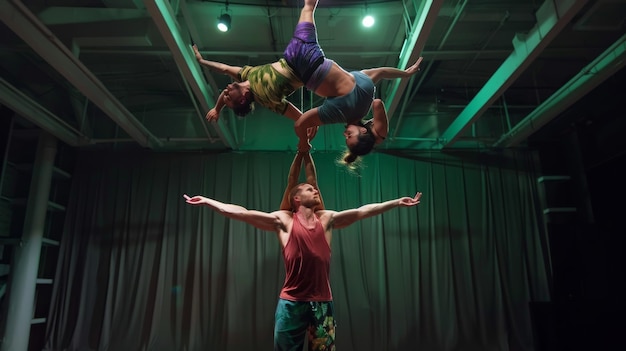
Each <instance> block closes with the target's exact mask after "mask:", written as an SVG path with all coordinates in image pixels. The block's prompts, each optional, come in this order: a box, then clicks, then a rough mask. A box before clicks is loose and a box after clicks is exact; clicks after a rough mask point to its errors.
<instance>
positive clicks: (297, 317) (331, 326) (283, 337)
mask: <svg viewBox="0 0 626 351" xmlns="http://www.w3.org/2000/svg"><path fill="white" fill-rule="evenodd" d="M275 317H276V322H275V325H274V351H300V350H302V348H303V346H304V334H305V332H306V333H307V334H308V338H307V339H308V342H309V350H310V351H318V350H324V351H335V319H334V317H333V302H332V301H324V302H306V301H288V300H284V299H279V300H278V305H277V306H276V315H275Z"/></svg>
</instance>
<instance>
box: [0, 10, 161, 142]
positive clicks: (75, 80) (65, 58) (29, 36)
mask: <svg viewBox="0 0 626 351" xmlns="http://www.w3.org/2000/svg"><path fill="white" fill-rule="evenodd" d="M0 19H1V20H2V21H3V22H4V23H5V24H6V25H7V27H9V28H10V29H11V30H13V31H14V32H15V34H17V35H18V36H19V37H20V38H22V40H24V41H25V42H26V43H27V44H28V45H29V46H30V47H31V48H32V49H33V50H34V51H35V52H36V53H37V54H39V56H41V57H42V58H43V59H44V60H46V62H48V63H49V64H50V65H51V66H52V67H54V68H55V69H56V70H57V71H58V72H59V73H60V74H61V75H62V76H63V77H65V79H67V80H68V81H69V82H70V83H71V84H72V85H74V86H75V87H76V88H77V89H78V90H79V91H80V92H81V93H82V94H83V95H85V96H86V97H87V98H88V99H89V100H91V101H92V102H93V103H94V104H95V105H96V106H98V107H99V108H100V109H101V110H102V111H103V112H104V113H105V114H106V115H108V116H109V117H110V118H111V119H112V120H113V121H115V122H116V123H117V124H118V125H119V126H120V127H121V128H122V129H123V130H124V131H125V132H126V133H128V135H129V136H130V137H131V138H133V140H135V141H136V142H137V143H139V145H141V146H142V147H148V148H152V147H154V146H155V145H156V146H160V145H161V142H160V141H159V140H158V139H157V138H155V137H154V135H152V134H151V133H150V132H149V131H148V130H147V129H146V128H145V127H144V126H143V125H142V124H141V123H140V122H139V121H138V120H137V119H136V118H135V117H134V116H133V115H132V113H130V112H129V111H128V110H127V109H126V108H125V107H124V105H122V103H121V102H120V101H119V100H117V99H116V98H115V96H113V94H111V92H110V91H109V90H108V89H107V88H106V87H105V86H104V84H102V82H101V81H100V80H99V79H98V78H97V77H96V76H95V75H94V74H93V73H91V71H89V69H87V67H85V65H83V63H82V62H81V61H80V60H78V58H76V57H75V56H74V55H73V54H72V52H71V51H70V50H69V49H68V48H67V47H66V46H65V45H64V44H63V43H62V42H61V41H60V40H59V39H58V38H57V37H56V36H55V35H54V34H53V33H52V32H51V31H50V30H49V29H48V28H47V27H46V26H45V25H44V24H43V23H41V21H39V19H38V18H37V17H36V16H35V15H34V14H33V13H32V12H31V11H30V10H29V9H28V8H27V7H26V6H25V5H24V4H23V3H22V2H21V1H9V0H0Z"/></svg>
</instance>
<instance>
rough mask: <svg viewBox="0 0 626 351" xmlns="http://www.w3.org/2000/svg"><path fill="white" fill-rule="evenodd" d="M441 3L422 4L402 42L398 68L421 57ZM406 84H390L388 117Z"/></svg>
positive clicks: (435, 0) (431, 0)
mask: <svg viewBox="0 0 626 351" xmlns="http://www.w3.org/2000/svg"><path fill="white" fill-rule="evenodd" d="M443 2H444V1H443V0H428V1H424V2H423V7H422V8H421V11H420V12H419V13H418V14H417V16H416V18H415V21H414V22H413V25H412V26H411V33H409V36H408V38H407V39H406V40H405V42H404V47H403V48H402V52H401V53H400V63H398V68H400V69H405V68H406V67H408V65H410V64H413V63H414V62H415V61H417V58H418V57H420V56H421V52H422V50H423V49H424V46H425V45H426V41H427V39H428V36H429V35H430V31H431V29H432V28H433V27H434V26H435V22H436V21H437V17H438V15H439V10H441V6H442V5H443ZM408 83H409V80H408V79H396V80H395V81H394V82H393V83H392V84H391V86H390V88H389V93H388V94H387V96H386V97H385V106H386V108H387V115H388V116H393V113H394V112H395V110H396V108H397V107H398V104H399V103H400V99H401V98H402V95H403V94H404V91H405V90H406V86H407V84H408Z"/></svg>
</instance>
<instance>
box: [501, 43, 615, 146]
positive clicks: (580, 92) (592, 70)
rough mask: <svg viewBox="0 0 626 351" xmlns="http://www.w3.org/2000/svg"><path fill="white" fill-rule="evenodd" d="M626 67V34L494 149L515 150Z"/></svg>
mask: <svg viewBox="0 0 626 351" xmlns="http://www.w3.org/2000/svg"><path fill="white" fill-rule="evenodd" d="M624 65H626V35H623V36H622V37H621V38H620V39H619V40H617V41H616V42H615V43H613V45H611V47H609V48H608V49H607V50H606V51H605V52H603V53H602V54H601V55H600V56H598V57H597V58H596V59H595V60H594V61H593V62H591V63H590V64H589V65H587V66H586V67H585V68H583V69H582V70H581V71H580V72H579V73H578V74H577V75H576V76H575V77H574V78H572V79H570V80H569V81H568V82H567V83H565V84H564V85H563V86H562V87H561V88H560V89H559V90H557V91H556V92H555V93H554V94H552V95H551V96H550V97H549V98H548V99H547V100H546V101H544V102H543V103H542V104H541V105H539V106H538V107H537V108H536V109H535V110H533V112H531V113H530V114H529V115H528V116H526V117H524V119H522V120H521V121H520V122H519V123H518V124H516V125H515V127H513V128H512V129H511V130H510V131H509V132H508V133H506V134H504V135H503V136H502V137H501V138H500V139H499V140H498V141H497V142H496V143H495V144H494V145H493V146H495V147H513V146H516V145H518V144H519V143H520V142H522V141H523V140H525V139H526V138H528V137H529V136H530V135H532V134H533V133H535V132H536V131H538V130H539V129H541V127H543V126H544V125H546V124H547V123H548V122H550V121H551V120H553V119H554V118H555V117H557V116H558V115H559V114H561V113H562V112H563V111H565V110H566V109H567V108H568V107H570V106H571V105H572V104H574V103H575V102H576V101H578V100H579V99H581V98H582V97H583V96H585V95H586V94H587V93H588V92H590V91H591V90H593V89H595V88H596V87H597V86H598V85H599V84H601V83H602V82H604V81H605V80H606V79H607V78H609V77H610V76H612V75H613V74H614V73H615V72H617V71H619V70H620V69H622V68H623V67H624Z"/></svg>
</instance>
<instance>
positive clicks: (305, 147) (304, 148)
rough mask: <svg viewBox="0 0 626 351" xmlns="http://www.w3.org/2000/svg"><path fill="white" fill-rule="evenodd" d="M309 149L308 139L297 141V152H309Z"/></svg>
mask: <svg viewBox="0 0 626 351" xmlns="http://www.w3.org/2000/svg"><path fill="white" fill-rule="evenodd" d="M310 150H311V143H309V141H308V140H302V139H300V141H299V142H298V151H299V152H309V151H310Z"/></svg>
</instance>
